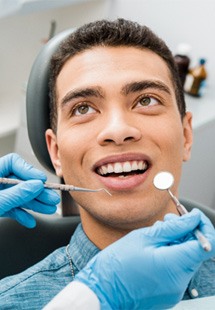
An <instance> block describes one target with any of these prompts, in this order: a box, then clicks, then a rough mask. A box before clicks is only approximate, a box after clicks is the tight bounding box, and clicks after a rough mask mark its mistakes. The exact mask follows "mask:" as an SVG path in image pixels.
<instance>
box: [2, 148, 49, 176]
mask: <svg viewBox="0 0 215 310" xmlns="http://www.w3.org/2000/svg"><path fill="white" fill-rule="evenodd" d="M12 174H14V175H15V176H16V177H17V178H19V179H22V180H29V179H39V180H42V181H43V182H45V181H46V179H47V177H46V175H45V174H44V173H43V172H42V171H40V170H39V169H36V168H34V167H33V166H32V165H30V164H28V163H27V162H26V161H25V160H24V159H23V158H21V157H20V156H19V155H18V154H15V153H11V154H8V155H5V156H3V157H1V158H0V176H1V177H8V176H10V175H12Z"/></svg>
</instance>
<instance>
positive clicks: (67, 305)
mask: <svg viewBox="0 0 215 310" xmlns="http://www.w3.org/2000/svg"><path fill="white" fill-rule="evenodd" d="M62 309H63V310H86V309H90V310H100V302H99V300H98V297H97V296H96V294H95V293H94V292H93V291H92V290H91V289H89V287H88V286H86V285H85V284H83V283H81V282H78V281H73V282H71V283H70V284H68V285H67V286H66V287H65V288H64V289H63V290H62V291H61V292H60V293H58V294H57V295H56V296H55V297H54V298H53V299H52V300H51V301H50V302H49V303H48V304H47V305H46V306H45V307H44V308H43V310H62Z"/></svg>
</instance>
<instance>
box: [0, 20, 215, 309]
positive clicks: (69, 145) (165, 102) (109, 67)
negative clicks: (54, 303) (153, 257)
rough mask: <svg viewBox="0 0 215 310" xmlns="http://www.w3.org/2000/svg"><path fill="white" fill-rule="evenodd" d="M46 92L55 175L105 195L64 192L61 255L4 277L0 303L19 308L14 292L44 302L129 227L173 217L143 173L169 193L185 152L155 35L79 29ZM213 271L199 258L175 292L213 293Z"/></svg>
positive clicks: (176, 101)
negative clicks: (66, 228) (165, 179)
mask: <svg viewBox="0 0 215 310" xmlns="http://www.w3.org/2000/svg"><path fill="white" fill-rule="evenodd" d="M50 91H51V125H52V128H51V129H48V130H47V132H46V140H47V146H48V149H49V153H50V157H51V159H52V163H53V165H54V167H55V170H56V173H57V175H58V176H59V177H63V178H64V180H65V182H66V183H68V184H75V185H76V186H81V187H89V185H90V186H91V187H92V188H100V187H104V188H106V189H107V190H109V191H110V192H111V194H112V196H109V195H107V194H106V193H105V192H100V193H98V194H96V195H95V194H93V193H89V194H85V195H81V194H80V193H73V197H74V198H75V200H76V201H77V203H78V204H79V205H80V215H81V220H82V226H79V227H78V229H77V231H76V233H75V235H74V236H73V238H72V239H71V242H70V244H69V247H68V248H67V255H66V254H65V251H62V250H59V251H57V252H56V253H53V255H51V256H50V257H48V258H47V259H46V260H44V261H43V262H41V263H40V264H39V265H37V266H36V267H33V268H32V269H29V270H28V271H27V272H26V273H24V274H22V275H20V277H19V276H18V277H16V279H12V280H10V282H9V280H7V287H8V288H9V289H8V291H7V292H6V290H5V288H4V289H3V291H4V292H3V293H2V297H1V298H0V302H1V300H2V304H3V302H4V304H5V302H6V300H8V296H9V295H10V298H11V300H13V302H17V304H19V302H21V300H20V297H19V296H22V295H21V294H22V293H23V291H25V292H27V293H26V294H27V296H25V297H26V299H31V302H32V303H34V302H35V303H36V304H37V305H38V302H39V301H37V300H38V297H39V296H42V293H44V291H45V292H46V293H45V295H46V297H45V298H46V301H47V302H48V301H49V300H50V299H51V298H52V297H53V296H54V294H56V292H57V290H60V289H61V288H63V287H64V286H65V285H66V284H67V283H68V282H70V281H71V280H72V278H73V276H74V275H75V274H76V273H77V272H78V271H80V270H81V269H82V268H83V267H84V266H85V265H86V264H87V262H88V261H89V260H90V259H92V258H93V257H94V256H95V255H96V254H97V253H98V252H99V250H103V249H104V248H106V247H107V249H108V246H109V245H110V244H112V243H113V242H115V241H117V240H118V239H120V238H122V237H123V236H125V235H126V234H127V233H129V232H130V231H132V230H135V229H138V228H141V227H149V226H152V225H153V224H154V223H155V222H156V221H163V219H164V216H165V215H166V214H167V213H172V214H176V215H177V211H176V209H175V206H174V204H173V203H172V201H171V199H170V197H169V196H168V194H167V193H166V192H160V191H158V190H156V189H155V188H154V186H153V178H154V176H155V175H156V174H157V173H158V172H160V171H162V170H166V171H170V172H171V173H172V174H173V175H174V178H175V184H174V186H173V188H172V191H173V192H174V194H175V195H177V190H178V185H179V181H180V176H181V167H182V163H183V161H187V160H188V159H189V157H190V150H191V145H192V128H191V119H192V117H191V114H190V113H189V112H186V111H185V103H184V97H183V90H182V87H181V85H180V82H179V80H178V74H177V71H176V68H175V64H174V60H173V57H172V54H171V53H170V51H169V50H168V48H167V47H166V45H165V44H164V43H163V41H161V40H160V39H158V38H157V37H156V36H155V35H154V34H153V33H152V32H151V31H150V30H149V29H148V28H146V27H142V26H139V25H137V24H135V23H132V22H128V21H124V20H118V21H115V22H108V21H100V22H95V23H92V24H88V25H86V26H83V27H81V28H80V29H78V30H77V31H76V32H75V33H73V34H72V35H71V36H70V37H69V38H68V39H67V40H66V41H65V42H64V43H63V45H62V46H61V48H60V49H59V51H58V53H57V54H56V55H55V56H54V57H53V60H52V66H51V79H50ZM177 242H178V238H177ZM67 258H68V259H67ZM66 259H67V262H66ZM60 260H61V264H67V267H68V260H69V262H70V267H71V270H70V272H71V275H69V273H68V270H67V272H66V273H65V271H64V272H62V273H61V270H62V269H60V268H59V266H60V262H59V261H60ZM61 267H62V265H61ZM110 268H111V263H110ZM57 269H58V271H59V272H58V273H57V272H56V273H55V275H54V270H55V271H56V270H57ZM67 269H68V268H67ZM46 270H49V275H50V276H48V275H47V273H46ZM208 270H209V273H210V277H208V274H207V272H208ZM214 272H215V268H214V263H213V262H212V261H211V260H208V261H206V262H205V263H204V265H202V267H201V268H200V269H199V271H198V273H197V274H196V275H195V276H194V277H193V279H192V281H191V282H190V284H189V286H188V289H187V291H186V293H185V294H184V297H183V298H184V299H189V298H193V297H196V295H197V294H199V296H200V297H202V296H207V295H213V294H214V292H215V284H214V281H213V276H212V275H213V274H214ZM149 275H150V276H151V273H150V274H149ZM50 277H51V281H50ZM77 277H78V276H77ZM5 281H6V280H5ZM35 282H36V283H35ZM40 282H42V284H40ZM56 282H57V283H56ZM4 283H5V282H3V285H6V284H4ZM206 283H207V285H206ZM29 287H30V288H31V290H32V287H34V290H33V291H34V294H32V292H31V290H30V291H28V288H29ZM48 287H49V288H50V289H49V290H48V289H47V288H48ZM51 287H53V290H52V292H51ZM206 287H209V288H206ZM194 289H195V292H197V293H195V294H194V293H193V292H194ZM11 296H13V297H11ZM33 297H35V298H34V300H33V301H32V298H33ZM45 298H44V299H45ZM26 302H27V301H26ZM28 302H29V301H28ZM28 306H29V304H28Z"/></svg>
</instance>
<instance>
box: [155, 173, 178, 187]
mask: <svg viewBox="0 0 215 310" xmlns="http://www.w3.org/2000/svg"><path fill="white" fill-rule="evenodd" d="M153 183H154V186H155V187H156V188H157V189H159V190H161V191H163V190H167V189H169V188H171V187H172V185H173V183H174V178H173V175H172V174H171V173H170V172H167V171H161V172H159V173H158V174H157V175H156V176H155V178H154V181H153Z"/></svg>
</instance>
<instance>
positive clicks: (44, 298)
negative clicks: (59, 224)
mask: <svg viewBox="0 0 215 310" xmlns="http://www.w3.org/2000/svg"><path fill="white" fill-rule="evenodd" d="M98 252H99V249H98V248H97V247H96V246H95V245H94V244H93V243H92V242H91V241H90V240H89V239H88V238H87V236H86V235H85V233H84V231H83V229H82V225H81V224H79V226H78V227H77V229H76V231H75V233H74V234H73V236H72V238H71V240H70V246H69V254H70V257H71V258H72V262H73V268H74V272H75V274H77V273H78V272H79V271H80V270H81V269H83V268H84V267H85V265H86V264H87V263H88V261H89V260H90V259H91V258H93V256H94V255H96V254H97V253H98ZM71 281H72V273H71V269H70V264H69V260H68V257H67V255H66V247H62V248H59V249H57V250H56V251H54V252H53V253H52V254H50V255H49V256H47V257H46V258H45V259H44V260H42V261H41V262H39V263H38V264H36V265H34V266H32V267H30V268H29V269H27V270H26V271H24V272H22V273H20V274H18V275H14V276H10V277H7V278H5V279H3V280H1V281H0V309H4V310H7V309H13V310H14V309H15V310H19V309H20V310H31V309H32V310H33V309H34V310H36V309H42V308H43V307H44V306H45V305H46V304H47V303H48V302H49V301H50V300H51V299H52V298H53V297H54V296H55V295H56V294H57V293H58V292H59V291H61V290H62V289H63V288H64V287H65V286H66V285H67V284H68V283H69V282H71ZM164 281H165V280H164ZM196 292H198V297H206V296H210V295H215V262H214V260H213V259H211V260H208V261H206V262H205V263H203V264H202V266H201V268H200V269H199V271H198V272H197V273H196V274H195V276H194V277H193V279H192V280H191V282H190V284H189V286H188V289H187V291H186V293H185V295H184V298H183V299H191V298H195V297H196Z"/></svg>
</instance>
